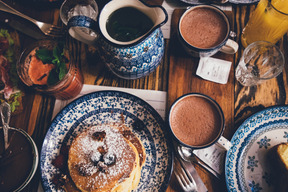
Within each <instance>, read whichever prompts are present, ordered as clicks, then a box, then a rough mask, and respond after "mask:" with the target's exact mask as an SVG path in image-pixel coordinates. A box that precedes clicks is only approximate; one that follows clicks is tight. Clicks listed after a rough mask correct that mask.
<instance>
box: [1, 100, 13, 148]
mask: <svg viewBox="0 0 288 192" xmlns="http://www.w3.org/2000/svg"><path fill="white" fill-rule="evenodd" d="M0 107H1V119H2V124H3V133H4V146H5V150H6V149H7V148H8V147H9V140H8V129H9V122H10V117H11V107H10V105H9V104H8V103H7V102H3V103H2V104H1V106H0Z"/></svg>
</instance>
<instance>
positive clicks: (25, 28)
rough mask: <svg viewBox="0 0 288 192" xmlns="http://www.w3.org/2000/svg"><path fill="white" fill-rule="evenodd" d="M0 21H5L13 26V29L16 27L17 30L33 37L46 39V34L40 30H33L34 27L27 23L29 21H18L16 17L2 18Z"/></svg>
mask: <svg viewBox="0 0 288 192" xmlns="http://www.w3.org/2000/svg"><path fill="white" fill-rule="evenodd" d="M0 22H3V23H5V24H7V25H9V26H10V27H12V28H13V29H16V30H17V31H19V32H21V33H24V34H25V35H28V36H30V37H32V38H33V39H37V40H39V39H44V38H45V35H44V34H43V33H42V32H41V31H39V30H33V28H31V26H30V25H27V23H26V22H25V23H23V22H21V21H18V20H17V19H16V18H15V19H14V18H9V19H8V18H6V19H5V18H3V19H1V18H0Z"/></svg>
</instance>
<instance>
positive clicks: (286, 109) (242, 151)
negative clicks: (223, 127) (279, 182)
mask: <svg viewBox="0 0 288 192" xmlns="http://www.w3.org/2000/svg"><path fill="white" fill-rule="evenodd" d="M283 142H288V106H275V107H270V108H267V109H265V110H263V111H261V112H258V113H256V114H254V115H252V116H251V117H249V118H248V119H247V120H245V122H244V123H243V124H242V125H241V126H240V127H239V128H238V130H237V131H236V133H235V134H234V135H233V137H232V140H231V143H232V147H231V148H230V149H229V151H228V152H227V156H226V161H225V177H226V184H227V188H228V191H230V192H236V191H247V192H248V191H253V192H258V191H261V192H268V191H269V192H270V191H274V186H273V178H272V173H271V169H272V168H271V167H270V163H269V159H268V155H267V152H268V151H269V149H271V148H272V147H273V146H275V145H277V144H279V143H283Z"/></svg>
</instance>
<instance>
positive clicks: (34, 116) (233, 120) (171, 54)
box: [0, 0, 288, 192]
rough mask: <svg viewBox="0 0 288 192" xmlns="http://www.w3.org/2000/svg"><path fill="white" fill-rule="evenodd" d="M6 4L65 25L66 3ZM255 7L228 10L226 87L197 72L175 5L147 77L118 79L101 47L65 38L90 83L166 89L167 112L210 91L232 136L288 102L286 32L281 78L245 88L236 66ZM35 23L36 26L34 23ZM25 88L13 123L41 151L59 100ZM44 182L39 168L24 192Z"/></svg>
mask: <svg viewBox="0 0 288 192" xmlns="http://www.w3.org/2000/svg"><path fill="white" fill-rule="evenodd" d="M4 2H6V3H8V4H9V5H11V6H12V7H14V8H15V9H17V10H19V11H21V12H23V13H24V14H27V15H29V16H31V17H33V18H36V19H38V20H41V21H44V22H48V23H53V24H57V25H63V24H62V23H61V20H60V18H59V7H60V5H61V1H60V2H59V1H58V2H56V3H50V4H49V3H48V4H45V5H44V4H43V5H41V4H33V3H29V1H21V0H4ZM97 2H98V3H99V5H100V8H101V6H103V5H104V4H105V2H107V1H104V0H99V1H97ZM147 2H148V3H150V4H161V3H162V0H157V1H152V0H149V1H147ZM254 8H255V5H233V11H232V12H230V13H227V15H228V16H229V19H230V23H231V24H232V30H233V31H234V32H236V34H237V37H236V38H235V39H234V40H235V41H236V42H238V43H239V45H240V47H239V50H238V52H237V53H236V54H234V55H227V54H223V53H217V54H216V55H215V56H213V57H217V58H220V59H224V60H228V61H231V62H232V67H231V71H230V74H229V79H228V83H227V84H225V85H222V84H217V83H213V82H210V81H206V80H204V79H201V78H200V77H198V76H196V69H197V66H198V62H199V59H198V58H193V57H191V56H188V55H187V54H185V53H184V50H183V49H182V48H181V47H180V46H179V42H178V40H177V34H176V32H177V23H178V20H179V17H180V16H181V14H182V13H183V10H181V9H176V10H175V11H174V13H173V16H172V23H171V39H169V40H165V56H164V58H163V60H162V61H161V64H160V66H159V67H158V68H157V69H156V70H155V71H154V72H153V73H151V74H150V75H149V76H147V77H145V78H141V79H137V80H123V79H120V78H118V77H115V76H114V75H113V74H112V73H111V72H110V71H109V70H108V69H107V67H106V66H105V64H104V63H103V62H102V61H101V60H100V59H99V56H98V54H97V47H94V46H88V45H86V44H83V43H80V42H79V41H77V40H74V39H72V38H71V37H69V36H67V37H66V40H67V41H68V42H69V45H70V46H71V50H72V51H73V53H74V59H75V60H76V61H77V62H78V64H79V65H80V66H81V70H82V73H83V76H84V83H85V84H94V85H105V86H115V87H126V88H135V89H149V90H160V91H167V93H168V98H167V111H168V110H169V108H170V106H171V104H172V103H173V102H174V101H175V100H176V99H177V98H178V97H180V96H181V95H183V94H185V93H190V92H199V93H203V94H206V95H208V96H210V97H212V98H213V99H215V100H216V101H217V102H218V103H219V105H220V106H221V108H222V110H223V112H224V116H225V122H226V126H225V131H224V136H225V137H226V138H228V139H231V137H232V136H233V134H234V133H235V131H236V130H237V128H238V127H239V125H241V123H242V122H243V121H244V120H245V119H246V118H247V117H249V116H250V115H252V114H254V113H256V112H258V111H261V110H262V109H265V108H266V107H269V106H272V105H285V104H287V103H288V100H287V97H286V94H287V91H288V85H287V82H288V81H287V80H288V79H287V78H288V77H287V70H288V68H287V63H288V61H287V60H288V46H287V45H288V42H287V34H286V35H285V36H284V37H283V38H282V39H281V40H280V41H279V42H278V43H277V45H278V46H279V47H280V48H281V49H282V51H283V53H284V55H285V58H286V64H285V68H284V71H283V73H281V74H280V75H279V76H278V77H277V78H274V79H271V80H268V81H266V82H264V83H262V84H261V85H258V86H253V87H243V86H242V85H240V84H239V83H238V82H237V81H236V80H235V78H234V77H235V74H234V70H235V68H236V66H237V64H238V62H239V59H240V57H241V55H242V53H243V47H242V46H241V43H240V35H241V31H242V29H243V27H244V26H245V24H246V23H247V21H248V20H249V16H250V15H251V12H252V11H253V9H254ZM6 17H7V18H9V17H12V16H11V15H9V14H5V13H2V12H0V19H1V20H0V22H1V21H2V19H3V18H6ZM0 25H2V26H3V27H7V26H5V24H3V22H1V23H0ZM27 25H28V24H27ZM31 27H32V28H33V26H31ZM35 30H37V29H35ZM16 39H17V43H18V44H19V49H20V51H22V50H23V49H24V48H25V47H26V46H27V45H29V44H30V43H32V42H35V41H36V40H35V39H32V38H31V37H28V36H26V35H24V34H22V33H21V32H17V33H16ZM23 88H24V90H25V97H24V100H23V111H22V113H20V114H18V115H15V116H13V117H12V118H11V126H14V127H18V128H21V129H23V130H26V131H27V132H28V133H29V134H30V135H32V137H33V138H34V140H35V142H36V144H37V146H38V149H39V152H40V151H41V146H42V142H43V139H44V137H45V134H46V132H47V129H48V128H49V125H50V123H51V120H52V112H53V107H54V102H55V99H54V98H53V97H50V96H46V95H41V94H38V93H35V92H34V91H33V90H31V89H28V88H27V87H25V86H24V85H23ZM195 166H196V169H197V171H198V173H199V175H200V176H201V178H202V180H203V181H204V183H205V185H206V186H207V188H208V191H209V192H213V191H215V192H224V191H227V189H226V184H225V178H224V177H223V178H222V179H221V180H219V179H216V178H215V177H214V176H213V175H211V174H210V173H209V172H207V171H206V170H204V169H203V168H201V167H199V166H197V165H195ZM39 180H40V173H39V169H38V172H37V173H36V175H35V177H34V178H33V180H32V182H31V183H30V184H29V185H28V186H27V187H26V188H25V189H24V190H23V191H29V192H33V191H37V188H38V183H39ZM0 191H1V190H0ZM167 191H169V192H173V191H181V188H180V187H179V184H178V182H177V181H176V179H175V177H174V175H172V178H171V181H170V185H169V187H168V189H167Z"/></svg>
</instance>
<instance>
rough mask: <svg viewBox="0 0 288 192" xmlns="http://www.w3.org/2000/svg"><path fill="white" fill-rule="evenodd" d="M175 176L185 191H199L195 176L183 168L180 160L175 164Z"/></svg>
mask: <svg viewBox="0 0 288 192" xmlns="http://www.w3.org/2000/svg"><path fill="white" fill-rule="evenodd" d="M175 176H176V178H177V180H178V182H179V184H180V185H181V187H182V188H183V190H184V191H186V192H194V191H195V192H197V190H196V184H195V182H194V179H193V177H192V176H191V174H190V173H189V172H186V171H185V170H184V169H183V167H182V166H181V165H180V162H178V166H175Z"/></svg>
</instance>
